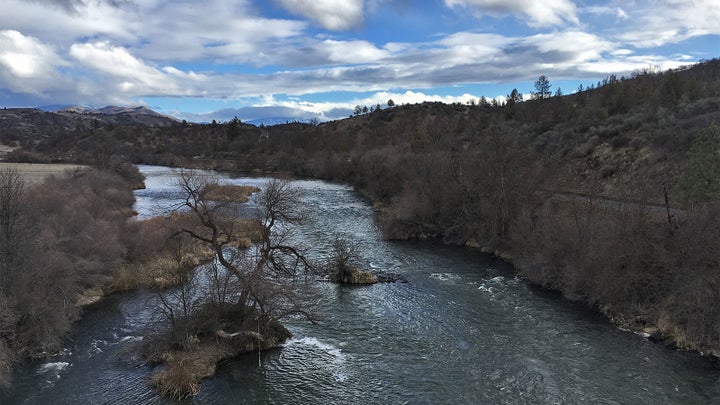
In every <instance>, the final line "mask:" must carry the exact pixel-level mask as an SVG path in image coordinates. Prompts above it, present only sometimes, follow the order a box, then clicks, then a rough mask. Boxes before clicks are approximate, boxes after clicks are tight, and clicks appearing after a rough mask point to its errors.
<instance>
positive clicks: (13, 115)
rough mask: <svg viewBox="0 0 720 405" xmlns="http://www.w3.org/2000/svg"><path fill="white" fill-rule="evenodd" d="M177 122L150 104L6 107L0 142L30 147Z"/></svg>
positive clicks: (1, 111) (2, 113)
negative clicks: (109, 129) (112, 130)
mask: <svg viewBox="0 0 720 405" xmlns="http://www.w3.org/2000/svg"><path fill="white" fill-rule="evenodd" d="M174 125H179V122H178V120H176V119H175V118H172V117H168V116H164V115H162V114H159V113H157V112H155V111H152V110H150V109H148V108H146V107H114V106H107V107H103V108H100V109H91V108H88V107H67V108H63V109H60V110H58V111H42V110H40V109H35V108H3V109H0V144H4V145H12V146H23V147H25V148H26V149H28V147H30V148H32V146H33V145H38V144H43V143H46V142H48V139H55V138H66V137H70V138H72V137H73V136H77V135H78V134H81V133H87V132H92V131H95V130H98V129H100V128H103V127H114V126H142V127H156V126H160V127H165V126H174Z"/></svg>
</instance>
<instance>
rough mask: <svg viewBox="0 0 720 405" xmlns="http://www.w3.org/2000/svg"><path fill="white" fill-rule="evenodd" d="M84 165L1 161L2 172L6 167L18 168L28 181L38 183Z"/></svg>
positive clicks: (81, 167) (0, 168)
mask: <svg viewBox="0 0 720 405" xmlns="http://www.w3.org/2000/svg"><path fill="white" fill-rule="evenodd" d="M84 167H85V166H80V165H73V164H54V163H6V162H0V172H2V171H5V170H6V169H16V170H17V171H18V172H20V174H22V176H23V178H25V180H26V181H27V182H28V183H38V182H41V181H42V180H43V179H45V178H46V177H48V176H50V175H53V174H63V173H64V172H65V171H67V170H76V169H83V168H84Z"/></svg>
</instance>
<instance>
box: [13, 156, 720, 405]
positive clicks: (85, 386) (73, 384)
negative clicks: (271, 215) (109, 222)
mask: <svg viewBox="0 0 720 405" xmlns="http://www.w3.org/2000/svg"><path fill="white" fill-rule="evenodd" d="M142 171H143V172H144V173H145V174H146V176H148V180H147V182H146V183H147V186H148V188H147V189H146V190H140V191H138V192H137V199H138V202H137V205H136V209H137V211H138V212H140V214H141V216H143V217H147V216H152V215H155V214H158V213H161V212H163V211H165V210H167V209H170V208H172V206H173V203H174V202H176V201H177V200H176V199H177V198H178V197H179V193H178V192H177V191H176V190H175V188H174V186H173V185H174V180H173V176H174V175H173V171H172V170H171V169H167V168H158V167H142ZM222 181H227V182H231V183H234V184H252V185H258V186H262V184H263V183H264V180H263V179H256V178H241V179H230V178H228V177H222ZM295 183H296V185H297V186H299V187H301V188H303V189H304V190H305V196H304V205H305V206H306V207H308V209H309V210H310V213H311V216H310V218H311V220H310V221H309V222H308V223H307V224H306V225H305V226H304V227H303V228H302V229H300V232H299V233H298V236H297V238H298V242H302V243H303V244H304V245H306V246H307V247H309V248H311V251H312V252H313V255H315V258H317V259H319V258H322V257H324V255H325V254H326V253H327V251H328V249H329V247H330V244H331V243H332V240H333V238H334V236H335V235H336V234H338V233H343V234H346V235H351V236H352V238H353V239H354V240H356V241H357V242H358V243H359V245H360V253H361V256H362V257H363V259H364V261H365V263H367V267H369V268H372V269H375V270H385V271H389V272H393V273H398V274H400V275H402V276H403V277H405V278H407V279H408V281H409V282H408V283H406V284H400V283H395V284H377V285H373V286H369V287H341V286H337V285H333V284H330V283H322V282H321V283H318V284H317V286H316V288H317V290H318V291H317V293H318V294H319V296H320V300H319V303H318V305H317V306H316V308H315V313H316V314H317V315H318V316H319V317H320V318H321V320H320V322H319V323H318V324H310V323H308V322H306V321H303V320H300V319H290V320H288V321H287V325H288V328H289V329H290V330H291V332H292V333H293V335H294V336H293V338H291V339H290V340H289V341H287V342H286V343H285V345H284V346H283V347H282V348H280V349H277V350H273V351H269V352H265V353H261V354H260V355H259V356H258V354H257V353H255V354H248V355H246V356H242V357H241V358H239V359H236V360H233V361H229V362H226V363H224V364H222V365H221V366H220V367H219V370H218V373H217V375H216V377H215V378H212V379H209V380H206V381H205V382H204V383H203V388H202V391H201V393H200V394H199V395H198V396H197V397H195V398H191V399H188V400H187V401H185V402H197V403H211V404H212V403H214V404H225V403H279V404H284V403H312V404H317V403H343V404H344V403H413V404H415V403H453V404H456V403H488V404H503V403H507V404H517V403H528V404H536V403H551V404H552V403H573V404H574V403H608V404H613V403H632V404H638V403H648V404H649V403H653V404H656V403H668V404H673V403H717V402H718V399H720V384H719V381H720V372H718V370H717V369H715V368H714V366H713V365H712V364H711V362H710V361H708V360H706V359H703V358H701V357H699V356H697V355H695V354H691V353H684V352H679V351H672V350H669V349H667V348H665V347H663V346H662V345H659V344H654V343H651V342H648V341H646V340H644V339H641V338H639V337H637V336H635V335H633V334H629V333H625V332H622V331H619V330H617V329H615V328H613V327H612V326H610V325H608V324H607V322H606V321H605V320H604V319H602V318H600V317H599V316H598V315H596V314H594V313H592V312H590V311H588V310H587V309H585V308H583V307H579V306H577V305H575V304H572V303H568V302H566V301H564V300H562V299H560V298H558V297H557V296H556V295H554V294H551V293H546V292H542V291H538V290H535V289H533V288H529V287H528V286H527V285H526V284H525V283H524V282H523V281H522V280H519V279H517V278H516V277H515V275H514V273H513V271H512V269H510V268H509V267H508V266H507V265H505V264H503V263H502V262H499V261H495V260H493V259H492V258H490V257H488V256H485V255H482V254H479V253H478V252H477V251H474V250H471V249H466V248H459V247H449V246H443V245H439V244H436V243H431V242H403V243H393V242H387V241H383V240H382V238H381V236H380V234H379V232H378V229H377V226H376V224H375V222H374V217H373V212H372V209H371V208H370V206H369V205H368V204H367V202H366V201H364V200H363V198H362V197H361V196H360V195H358V194H357V193H355V192H353V191H352V190H351V189H350V188H348V187H345V186H342V185H336V184H328V183H324V182H319V181H297V182H295ZM248 210H252V201H251V203H250V204H249V205H248ZM154 300H155V296H154V294H153V293H151V292H144V291H141V292H136V293H130V294H124V295H117V296H113V297H110V298H109V299H107V300H105V301H104V302H103V303H101V304H99V305H97V306H96V307H95V309H94V310H92V311H90V312H88V314H87V315H86V316H85V318H84V319H83V320H82V321H81V322H80V323H79V324H78V325H77V328H76V331H75V333H74V334H73V336H72V338H71V339H70V340H68V343H67V345H66V349H65V351H63V352H62V353H60V354H59V355H58V356H56V357H53V358H51V359H49V360H47V361H45V362H39V363H32V364H28V365H26V366H25V367H24V368H22V369H21V370H20V371H19V372H18V373H17V375H16V381H15V382H16V384H15V386H14V387H13V388H12V389H11V390H9V391H6V392H3V393H2V394H0V403H3V404H4V403H22V402H25V403H125V404H134V403H142V404H146V403H166V402H170V401H167V400H164V399H161V398H158V397H157V396H156V395H155V394H154V392H153V391H152V389H151V388H150V387H149V386H148V385H147V384H146V383H147V378H148V376H149V374H150V373H151V371H152V369H151V368H150V367H149V366H145V365H142V364H141V363H139V360H140V358H139V357H138V355H137V352H136V351H134V350H133V347H134V345H135V344H137V342H138V341H140V340H141V339H142V335H143V333H144V332H145V331H146V330H147V329H148V328H154V327H157V325H155V324H154V323H153V322H154V321H153V316H152V311H151V308H152V307H153V306H154V305H155V302H154Z"/></svg>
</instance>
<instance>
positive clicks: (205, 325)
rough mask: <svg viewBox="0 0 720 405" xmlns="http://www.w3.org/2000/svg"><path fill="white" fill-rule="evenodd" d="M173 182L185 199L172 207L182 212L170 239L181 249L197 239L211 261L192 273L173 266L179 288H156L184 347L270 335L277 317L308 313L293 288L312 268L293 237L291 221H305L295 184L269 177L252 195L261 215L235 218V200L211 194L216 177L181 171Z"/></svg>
mask: <svg viewBox="0 0 720 405" xmlns="http://www.w3.org/2000/svg"><path fill="white" fill-rule="evenodd" d="M178 184H179V186H180V188H181V189H182V191H183V194H184V199H183V202H182V204H181V205H180V206H178V207H177V208H178V211H184V212H185V214H184V215H183V220H182V221H176V222H175V223H174V224H173V227H174V231H173V234H172V237H171V240H174V241H175V242H174V243H175V244H177V246H178V249H179V250H182V247H183V244H184V243H185V244H187V243H189V242H190V241H192V242H200V243H201V244H203V245H204V246H206V247H208V248H210V249H212V251H213V252H214V256H215V259H214V260H212V261H211V262H210V263H207V264H206V265H204V266H202V267H201V268H200V270H199V273H198V274H194V273H193V272H189V271H188V269H182V268H179V271H180V272H182V273H183V274H184V276H183V277H180V278H178V281H179V283H178V284H179V285H178V287H177V288H175V289H173V290H172V291H170V292H167V293H163V294H161V304H162V309H163V312H164V313H165V314H166V316H167V318H168V319H169V320H170V321H171V323H172V326H173V333H174V335H175V337H176V338H177V339H178V342H176V343H178V344H180V345H181V346H185V345H188V344H189V343H192V342H193V341H197V339H203V338H206V337H208V336H212V337H213V339H215V338H217V337H221V338H225V339H231V338H236V337H253V338H256V339H260V340H266V339H273V338H274V337H273V336H267V334H269V333H271V331H272V329H273V328H272V327H273V326H277V325H279V324H278V323H277V322H278V321H279V320H280V319H282V318H284V317H287V316H290V315H299V316H303V317H306V318H308V319H311V315H310V313H309V312H308V310H307V308H306V307H305V305H303V303H302V302H301V301H300V298H299V297H298V295H297V293H296V288H295V287H296V284H297V283H298V282H299V281H301V279H303V278H304V277H303V276H306V275H309V274H310V273H311V272H313V271H314V267H313V265H312V264H311V263H310V262H309V261H308V259H307V258H306V256H305V254H304V251H303V250H302V249H301V247H299V246H298V245H297V244H296V243H293V241H292V236H293V227H294V225H297V224H299V223H300V222H301V221H302V220H303V212H302V209H301V205H300V200H299V198H300V194H299V190H298V189H296V188H294V187H291V186H290V184H289V183H288V182H287V181H283V180H276V179H273V180H270V181H268V183H267V184H266V185H265V187H264V188H263V190H262V191H261V192H260V193H259V194H258V195H257V196H256V197H255V198H254V201H255V202H256V204H257V208H258V214H259V218H256V219H251V220H248V219H243V218H240V214H239V213H238V209H239V208H240V202H238V201H233V200H223V201H220V200H217V199H215V198H213V196H212V194H211V191H212V190H213V189H215V188H216V187H217V181H216V180H215V179H212V178H209V177H207V176H205V175H203V174H200V173H198V172H193V171H183V172H182V173H181V174H180V176H179V179H178ZM249 239H252V240H254V243H249ZM183 241H185V242H183ZM180 256H182V254H181V253H178V257H180Z"/></svg>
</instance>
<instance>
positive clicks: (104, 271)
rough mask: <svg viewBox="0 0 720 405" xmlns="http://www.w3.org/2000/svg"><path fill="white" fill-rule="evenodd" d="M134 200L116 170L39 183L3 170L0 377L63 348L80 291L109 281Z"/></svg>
mask: <svg viewBox="0 0 720 405" xmlns="http://www.w3.org/2000/svg"><path fill="white" fill-rule="evenodd" d="M133 201H134V197H133V195H132V190H131V187H130V185H129V184H128V183H127V182H126V181H125V180H123V179H122V178H120V177H119V176H117V175H115V174H113V173H109V172H100V171H96V170H90V169H88V170H83V171H76V172H72V173H66V174H64V175H62V176H54V177H51V178H50V179H48V180H46V181H45V182H43V183H40V184H35V185H28V184H26V183H25V181H24V180H23V178H22V176H21V175H20V173H18V172H17V171H15V170H6V171H4V172H2V173H0V256H2V260H0V380H2V379H3V377H5V378H7V374H6V372H8V371H9V370H10V365H11V364H12V361H13V360H15V359H18V358H21V357H27V356H37V355H42V354H44V353H50V352H52V351H53V350H55V349H57V348H58V347H59V344H60V342H61V340H62V338H63V336H64V335H65V334H66V333H67V332H68V331H69V330H70V327H71V325H72V322H73V321H74V320H76V319H77V318H78V316H79V312H80V309H79V307H78V306H77V305H76V303H77V302H78V299H79V295H80V294H81V292H82V291H83V290H85V289H87V288H90V287H95V286H98V285H103V284H104V283H106V282H107V281H108V280H109V278H110V276H111V274H112V269H113V267H114V266H116V265H118V263H120V262H121V261H122V260H123V255H124V253H125V249H124V244H123V238H124V236H123V234H124V232H125V223H126V220H127V218H128V217H129V215H130V212H131V208H132V203H133Z"/></svg>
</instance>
